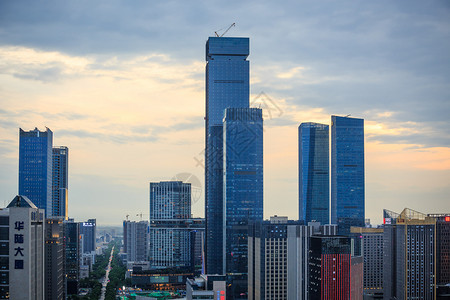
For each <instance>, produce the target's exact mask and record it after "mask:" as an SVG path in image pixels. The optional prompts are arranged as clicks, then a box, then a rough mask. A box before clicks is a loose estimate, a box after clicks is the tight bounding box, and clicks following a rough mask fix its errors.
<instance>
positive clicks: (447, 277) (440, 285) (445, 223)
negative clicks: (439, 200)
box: [428, 214, 450, 299]
mask: <svg viewBox="0 0 450 300" xmlns="http://www.w3.org/2000/svg"><path fill="white" fill-rule="evenodd" d="M428 216H429V217H432V218H434V219H435V220H436V285H437V291H436V293H437V299H448V298H447V297H450V214H429V215H428Z"/></svg>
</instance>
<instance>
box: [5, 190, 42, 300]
mask: <svg viewBox="0 0 450 300" xmlns="http://www.w3.org/2000/svg"><path fill="white" fill-rule="evenodd" d="M7 209H8V210H9V249H8V250H9V251H8V254H9V272H8V273H9V276H8V277H9V278H8V281H9V293H8V297H9V299H17V300H31V299H33V300H43V299H44V297H45V295H44V286H45V281H44V220H45V217H44V215H45V212H44V210H43V209H39V208H37V207H36V206H35V205H34V204H33V203H32V202H31V201H30V199H28V198H27V197H26V196H16V197H15V198H14V199H13V200H12V201H11V203H9V205H8V206H7ZM2 218H5V216H3V217H2ZM5 221H6V219H3V223H6V222H5ZM4 228H5V227H3V228H2V230H5V229H4ZM3 282H4V281H3Z"/></svg>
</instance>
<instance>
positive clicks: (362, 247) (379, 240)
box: [350, 227, 384, 297]
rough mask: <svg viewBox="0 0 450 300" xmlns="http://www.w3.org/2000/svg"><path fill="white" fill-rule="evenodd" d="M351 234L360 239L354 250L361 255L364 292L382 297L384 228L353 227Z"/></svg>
mask: <svg viewBox="0 0 450 300" xmlns="http://www.w3.org/2000/svg"><path fill="white" fill-rule="evenodd" d="M350 232H351V234H350V236H351V237H352V238H353V239H354V240H356V241H359V243H355V247H359V249H355V250H354V252H355V253H356V254H357V255H361V256H362V257H363V260H364V264H363V269H364V272H363V286H364V294H365V295H367V296H375V297H380V296H381V295H382V293H383V232H384V230H383V228H381V227H380V228H367V227H351V229H350Z"/></svg>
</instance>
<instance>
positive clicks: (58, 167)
mask: <svg viewBox="0 0 450 300" xmlns="http://www.w3.org/2000/svg"><path fill="white" fill-rule="evenodd" d="M52 153H53V154H52V215H53V216H55V217H64V219H66V220H67V218H68V216H69V212H68V209H69V207H68V205H69V204H68V189H69V173H68V172H69V149H68V148H67V147H64V146H61V147H53V150H52Z"/></svg>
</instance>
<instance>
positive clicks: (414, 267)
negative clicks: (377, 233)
mask: <svg viewBox="0 0 450 300" xmlns="http://www.w3.org/2000/svg"><path fill="white" fill-rule="evenodd" d="M383 214H384V216H383V220H384V223H385V224H384V236H383V246H384V249H383V252H384V254H383V291H384V299H436V277H437V276H436V219H434V218H432V217H429V216H427V215H425V214H422V213H420V212H417V211H414V210H412V209H408V208H405V209H404V210H403V211H402V212H401V213H400V214H396V213H394V212H391V211H388V210H384V211H383Z"/></svg>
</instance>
